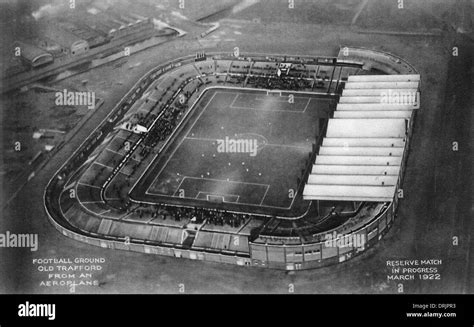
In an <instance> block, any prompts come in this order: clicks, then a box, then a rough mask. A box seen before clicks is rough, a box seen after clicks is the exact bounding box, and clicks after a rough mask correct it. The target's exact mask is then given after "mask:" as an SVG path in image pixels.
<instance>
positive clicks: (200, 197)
mask: <svg viewBox="0 0 474 327" xmlns="http://www.w3.org/2000/svg"><path fill="white" fill-rule="evenodd" d="M288 99H289V98H288V96H286V95H280V94H279V93H278V94H274V95H267V93H266V91H248V90H244V89H242V90H239V89H232V90H229V89H217V90H210V91H207V93H206V94H205V95H204V96H203V97H202V99H201V100H200V102H199V103H198V104H197V105H196V108H195V109H194V112H193V114H192V116H191V117H189V118H188V120H187V121H186V122H185V124H184V126H183V127H182V129H181V130H180V131H179V135H177V136H176V137H175V138H174V140H173V141H172V144H170V145H169V146H168V148H167V150H166V152H165V153H163V154H162V155H161V156H160V157H159V158H158V159H157V161H156V162H155V163H154V164H153V165H152V167H151V168H150V170H149V171H148V172H147V173H146V174H145V176H144V177H143V178H142V180H141V181H140V182H139V184H138V185H137V187H136V191H135V193H134V194H133V197H134V198H135V199H136V200H138V201H146V202H164V203H166V202H167V201H168V200H170V199H169V198H172V199H174V200H175V201H173V203H181V204H183V205H193V204H195V205H199V206H203V205H204V206H206V202H224V203H225V205H226V208H232V209H233V210H239V211H243V212H254V211H255V210H257V211H258V212H261V213H268V214H273V213H274V212H275V211H274V209H293V203H294V199H295V198H296V197H297V196H294V197H290V196H289V192H290V190H292V192H293V194H294V193H296V190H297V188H298V184H297V181H298V178H300V179H301V170H302V169H304V168H305V167H306V164H307V163H306V160H307V158H308V156H309V154H310V153H311V151H312V144H313V143H314V142H315V140H316V135H318V134H319V128H318V127H319V126H320V119H323V120H324V119H326V118H327V115H328V113H329V112H330V110H331V108H330V106H331V105H334V104H335V102H334V100H333V99H332V98H330V97H327V96H317V95H314V94H298V95H297V96H296V97H295V98H294V102H293V103H289V102H288ZM226 140H227V141H226ZM232 142H233V143H232ZM237 142H241V143H237ZM246 145H248V147H246ZM232 146H234V147H233V148H231V147H232ZM176 200H178V201H176ZM231 204H232V206H230V205H231ZM300 205H301V204H300ZM300 209H303V208H300Z"/></svg>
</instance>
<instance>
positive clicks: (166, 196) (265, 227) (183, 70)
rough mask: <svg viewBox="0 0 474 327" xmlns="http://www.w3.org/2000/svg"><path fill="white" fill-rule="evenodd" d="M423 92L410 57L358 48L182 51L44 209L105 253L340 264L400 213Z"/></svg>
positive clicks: (51, 189)
mask: <svg viewBox="0 0 474 327" xmlns="http://www.w3.org/2000/svg"><path fill="white" fill-rule="evenodd" d="M419 90H420V76H419V74H418V73H417V71H416V70H415V69H414V68H413V67H412V66H411V65H410V64H409V63H407V62H405V61H404V60H403V59H401V58H398V57H396V56H394V55H392V54H388V53H383V52H378V51H373V50H368V49H362V48H343V49H341V51H340V53H339V55H338V56H337V57H333V58H332V57H331V58H326V57H307V56H279V55H258V54H241V55H240V56H238V57H236V56H234V55H232V54H226V53H208V54H206V55H203V54H198V55H197V56H196V57H193V56H187V57H183V58H179V59H176V60H173V61H171V62H168V63H166V64H163V65H161V66H158V67H156V68H154V69H153V70H152V71H150V72H149V73H148V74H146V75H145V76H143V77H142V78H141V79H140V80H139V81H138V82H137V83H136V84H135V86H134V87H133V88H132V89H131V90H130V91H129V92H128V93H127V95H126V96H125V97H124V98H122V99H121V100H120V102H119V103H118V104H117V105H116V107H115V108H114V110H112V112H111V113H110V114H109V115H108V117H107V118H106V119H105V120H104V121H103V122H102V123H101V124H100V125H99V126H98V127H97V128H96V130H95V131H94V132H93V133H92V134H91V135H90V137H89V138H88V139H86V140H85V141H84V143H83V144H82V145H81V147H80V148H79V149H77V150H76V151H75V153H74V154H73V155H72V156H71V157H70V158H69V160H68V161H67V162H66V163H65V164H64V165H63V166H62V167H61V168H60V169H59V170H58V172H57V173H56V174H55V175H54V176H53V177H52V178H51V180H50V182H49V183H48V186H47V188H46V191H45V195H44V201H45V209H46V211H47V213H48V216H49V217H50V220H51V222H52V223H53V225H54V226H55V227H56V228H57V229H58V230H59V231H60V232H61V233H62V234H63V235H65V236H67V237H71V238H73V239H75V240H78V241H82V242H86V243H89V244H93V245H96V246H100V247H103V248H110V249H119V250H131V251H138V252H144V253H153V254H159V255H167V256H173V257H180V258H187V259H192V260H206V261H214V262H222V263H232V264H237V265H242V266H258V267H268V268H276V269H285V270H299V269H309V268H315V267H320V266H325V265H330V264H334V263H338V262H343V261H346V260H348V259H350V258H352V257H354V256H355V255H357V254H359V253H362V252H364V251H365V250H367V249H368V248H370V247H372V246H373V245H374V244H375V243H377V242H378V241H379V240H380V239H381V238H382V236H383V235H384V234H385V233H386V232H387V231H388V230H389V228H390V227H391V225H392V224H393V222H394V220H395V218H396V213H397V208H398V206H399V203H400V199H401V198H403V190H402V185H403V176H404V172H405V168H406V162H407V157H408V154H409V147H410V138H411V136H412V133H413V128H414V120H415V116H416V111H417V109H419V108H420V96H419ZM401 95H403V98H401ZM405 95H408V96H405ZM412 95H414V96H412ZM401 99H402V100H403V101H402V100H401ZM407 99H408V101H405V100H407ZM223 140H224V141H223ZM225 140H227V141H225ZM231 141H232V142H234V141H235V142H234V143H233V144H234V145H235V144H238V145H248V146H247V148H248V149H247V148H245V147H242V149H243V150H245V151H243V150H242V151H240V150H239V151H237V150H236V149H233V148H232V144H231ZM219 146H220V148H219ZM218 149H220V150H218ZM239 149H240V148H239ZM234 150H235V151H234ZM247 150H248V151H247ZM252 154H253V155H252Z"/></svg>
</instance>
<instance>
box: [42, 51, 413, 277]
mask: <svg viewBox="0 0 474 327" xmlns="http://www.w3.org/2000/svg"><path fill="white" fill-rule="evenodd" d="M358 50H359V51H361V49H358ZM364 50H365V49H364ZM366 51H367V53H366V54H365V55H364V56H363V57H364V60H370V57H371V50H366ZM377 56H378V55H377ZM192 59H193V56H187V57H182V58H179V59H176V60H173V61H170V62H168V63H166V64H164V65H160V66H158V67H156V68H154V69H152V70H151V71H149V72H148V73H147V74H145V75H144V76H143V77H142V78H141V79H140V80H139V81H137V83H136V84H135V85H134V86H133V87H132V88H131V89H130V91H129V92H128V93H127V94H126V95H125V96H124V97H123V98H122V99H121V100H120V101H119V102H118V103H117V105H116V106H115V107H114V109H113V110H112V111H111V112H110V114H109V115H108V116H107V117H106V118H105V119H104V121H102V122H101V123H100V124H99V125H98V126H97V128H96V129H95V130H94V131H93V133H91V136H93V135H94V134H95V133H96V131H99V132H100V131H101V127H103V125H104V122H106V120H108V119H110V117H113V116H114V115H117V111H118V110H119V108H120V107H121V106H122V105H123V104H125V102H126V100H127V99H128V98H129V97H130V96H131V95H132V94H134V93H135V94H136V91H137V89H139V88H140V87H141V86H142V85H143V83H144V82H145V81H146V80H147V79H149V78H150V77H151V76H154V77H156V76H157V75H161V74H164V73H166V72H167V71H169V70H171V69H172V68H175V67H179V66H181V65H182V64H183V63H185V62H192ZM356 59H358V60H360V59H361V57H358V58H356ZM340 61H341V62H343V61H344V60H340ZM259 90H260V89H259ZM413 116H415V113H414V115H413ZM413 118H414V117H412V119H411V120H410V125H409V129H408V134H407V137H406V145H405V148H404V153H403V160H402V165H401V169H400V173H399V177H398V182H397V187H396V190H397V191H396V192H395V196H394V198H393V201H392V202H390V203H389V204H388V205H387V206H385V207H384V208H383V209H382V211H381V212H380V213H379V214H378V215H377V216H375V217H374V219H372V221H370V222H369V223H368V224H366V225H365V226H363V227H361V228H359V229H358V230H355V231H352V233H351V234H345V236H346V237H347V236H348V235H355V234H359V235H365V240H366V242H365V244H364V245H363V246H360V247H338V246H335V247H332V246H326V244H325V242H318V243H308V244H302V245H274V244H273V245H270V244H257V243H252V242H249V243H250V244H249V245H250V253H249V256H243V255H242V256H240V255H235V253H232V254H230V253H229V254H226V253H224V252H221V253H212V252H210V251H197V250H192V249H181V248H173V247H167V246H160V245H153V244H146V242H145V241H143V240H135V239H130V240H129V241H124V240H122V239H119V238H113V237H107V238H104V237H101V236H99V235H96V236H93V235H90V233H89V235H87V234H86V232H84V231H81V230H78V229H77V228H75V227H74V226H68V225H69V224H68V222H67V221H66V220H65V219H64V217H60V213H58V212H56V214H54V213H53V212H54V211H55V210H54V208H53V207H52V206H51V205H50V203H49V201H50V200H52V199H51V193H52V189H51V187H54V186H55V185H56V184H57V182H58V178H57V177H58V176H59V175H60V174H61V172H62V170H63V168H64V167H65V166H66V165H67V164H68V163H69V161H71V159H72V158H74V157H75V156H76V154H77V153H78V151H79V150H80V149H82V148H83V145H84V144H85V143H86V142H87V141H89V139H86V140H85V141H84V142H83V143H82V144H81V146H80V147H78V149H77V150H76V151H75V152H74V153H73V155H72V156H71V157H70V159H69V160H68V161H66V162H65V163H64V164H63V165H62V166H61V167H60V168H59V170H58V171H57V172H56V174H55V175H54V176H53V177H52V178H51V179H50V181H49V182H48V185H47V187H46V190H45V192H44V208H45V211H46V213H47V216H48V218H49V221H50V222H51V223H52V225H53V226H54V227H55V228H56V229H57V230H58V231H59V232H60V233H61V234H63V235H64V236H66V237H69V238H72V239H74V240H76V241H80V242H83V243H87V244H91V245H95V246H99V247H102V248H108V249H119V250H129V251H135V252H142V253H153V254H159V255H166V256H171V257H177V258H186V259H191V260H206V261H211V262H219V263H230V264H236V265H239V266H258V267H266V268H275V269H286V270H299V269H309V268H316V267H322V266H327V265H331V264H336V263H340V262H344V261H346V260H348V259H350V258H352V257H354V256H356V255H358V254H360V253H363V252H365V251H366V250H367V249H368V248H370V247H373V246H374V245H375V244H376V243H377V242H378V241H379V240H380V239H381V238H382V237H383V235H385V234H386V233H387V232H388V230H389V228H390V227H391V226H392V225H393V222H394V221H395V219H396V215H397V208H398V203H399V198H398V190H399V189H400V187H401V185H402V181H403V176H404V172H405V167H406V161H407V158H408V152H409V140H410V137H411V134H412V126H413ZM56 200H57V199H56ZM53 216H59V217H53ZM330 232H331V231H328V232H327V233H330Z"/></svg>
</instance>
